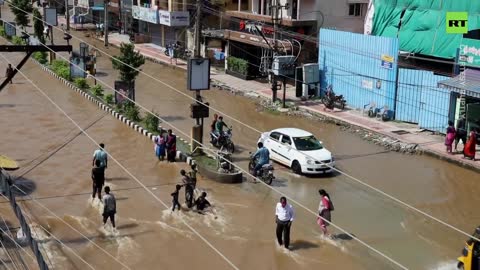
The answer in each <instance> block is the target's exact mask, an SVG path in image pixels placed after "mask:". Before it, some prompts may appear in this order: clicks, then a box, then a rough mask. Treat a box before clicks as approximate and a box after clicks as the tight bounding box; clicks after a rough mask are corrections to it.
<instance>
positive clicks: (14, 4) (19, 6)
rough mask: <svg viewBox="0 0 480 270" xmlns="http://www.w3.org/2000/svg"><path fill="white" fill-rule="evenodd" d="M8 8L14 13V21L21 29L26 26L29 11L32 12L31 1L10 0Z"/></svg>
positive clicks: (28, 19)
mask: <svg viewBox="0 0 480 270" xmlns="http://www.w3.org/2000/svg"><path fill="white" fill-rule="evenodd" d="M10 9H11V10H12V12H13V14H14V15H15V22H16V23H17V25H19V26H20V27H21V28H22V29H25V27H27V26H28V23H29V22H30V18H29V13H30V12H32V10H33V7H32V1H31V0H12V1H11V2H10Z"/></svg>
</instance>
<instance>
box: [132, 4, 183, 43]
mask: <svg viewBox="0 0 480 270" xmlns="http://www.w3.org/2000/svg"><path fill="white" fill-rule="evenodd" d="M187 6H188V2H187V0H183V1H175V0H148V1H144V0H134V1H133V5H132V17H133V23H132V28H133V33H136V34H137V35H136V38H135V41H136V42H150V43H153V44H156V45H159V46H162V47H166V46H167V45H169V44H172V43H175V42H177V41H178V42H180V43H185V27H187V26H189V25H190V12H189V11H188V10H187Z"/></svg>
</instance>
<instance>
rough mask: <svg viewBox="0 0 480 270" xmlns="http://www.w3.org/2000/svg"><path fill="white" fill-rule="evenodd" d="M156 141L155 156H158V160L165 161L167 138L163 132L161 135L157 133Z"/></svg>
mask: <svg viewBox="0 0 480 270" xmlns="http://www.w3.org/2000/svg"><path fill="white" fill-rule="evenodd" d="M154 141H155V156H157V158H158V160H160V161H163V160H164V159H165V145H166V139H165V136H164V134H163V132H162V133H161V134H160V135H157V136H156V137H155V139H154Z"/></svg>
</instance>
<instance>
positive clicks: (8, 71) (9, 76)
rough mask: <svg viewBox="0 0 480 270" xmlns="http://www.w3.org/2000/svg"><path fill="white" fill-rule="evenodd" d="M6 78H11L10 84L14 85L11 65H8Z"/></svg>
mask: <svg viewBox="0 0 480 270" xmlns="http://www.w3.org/2000/svg"><path fill="white" fill-rule="evenodd" d="M5 77H7V78H10V83H11V84H12V83H13V81H12V77H13V68H12V65H11V64H8V67H7V70H6V71H5Z"/></svg>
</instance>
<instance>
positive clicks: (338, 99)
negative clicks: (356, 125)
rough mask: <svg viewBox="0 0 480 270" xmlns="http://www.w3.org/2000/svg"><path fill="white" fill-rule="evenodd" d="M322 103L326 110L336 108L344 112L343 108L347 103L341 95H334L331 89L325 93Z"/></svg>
mask: <svg viewBox="0 0 480 270" xmlns="http://www.w3.org/2000/svg"><path fill="white" fill-rule="evenodd" d="M322 103H323V104H324V105H325V107H327V109H330V110H332V109H334V108H338V109H340V110H344V109H345V106H346V105H347V101H346V100H345V98H343V95H339V96H337V95H335V92H333V89H332V88H331V87H328V88H327V93H326V94H325V96H324V97H323V98H322Z"/></svg>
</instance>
